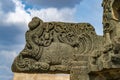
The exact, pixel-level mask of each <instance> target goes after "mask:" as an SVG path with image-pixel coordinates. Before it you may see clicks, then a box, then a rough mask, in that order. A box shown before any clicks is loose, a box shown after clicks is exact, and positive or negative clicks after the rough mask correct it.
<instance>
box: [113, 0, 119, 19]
mask: <svg viewBox="0 0 120 80" xmlns="http://www.w3.org/2000/svg"><path fill="white" fill-rule="evenodd" d="M112 9H113V15H114V18H115V19H116V20H120V0H114V2H113V4H112Z"/></svg>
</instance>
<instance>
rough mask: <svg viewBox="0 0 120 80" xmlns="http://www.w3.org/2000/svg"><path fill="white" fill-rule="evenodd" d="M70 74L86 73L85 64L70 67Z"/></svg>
mask: <svg viewBox="0 0 120 80" xmlns="http://www.w3.org/2000/svg"><path fill="white" fill-rule="evenodd" d="M70 73H71V74H86V73H88V67H87V66H75V67H72V68H71V72H70Z"/></svg>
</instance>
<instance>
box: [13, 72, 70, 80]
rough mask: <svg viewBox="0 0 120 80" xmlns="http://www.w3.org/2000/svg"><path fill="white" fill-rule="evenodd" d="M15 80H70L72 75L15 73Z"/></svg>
mask: <svg viewBox="0 0 120 80" xmlns="http://www.w3.org/2000/svg"><path fill="white" fill-rule="evenodd" d="M13 80H70V75H69V74H33V73H32V74H28V73H14V77H13Z"/></svg>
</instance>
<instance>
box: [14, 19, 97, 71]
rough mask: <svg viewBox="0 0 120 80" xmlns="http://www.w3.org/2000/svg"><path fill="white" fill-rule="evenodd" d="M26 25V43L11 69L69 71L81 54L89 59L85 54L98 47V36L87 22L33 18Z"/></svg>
mask: <svg viewBox="0 0 120 80" xmlns="http://www.w3.org/2000/svg"><path fill="white" fill-rule="evenodd" d="M28 26H29V30H28V31H27V32H26V46H25V48H24V49H23V50H22V51H21V52H20V54H19V55H18V56H17V57H16V59H15V61H14V63H13V65H12V70H13V71H14V72H53V71H54V72H55V71H56V72H66V73H70V70H71V68H72V65H73V64H74V62H77V61H78V62H79V60H82V57H84V56H86V57H85V60H86V62H87V61H89V60H88V59H86V58H88V57H87V56H88V55H89V54H91V53H92V52H93V51H94V49H95V48H96V49H98V47H95V44H96V43H97V42H96V39H98V38H99V37H98V36H96V33H95V31H94V28H93V27H92V26H91V25H90V24H88V23H63V22H43V21H42V20H41V19H39V18H38V17H34V18H33V19H32V21H31V22H30V23H29V25H28ZM98 42H99V41H98ZM80 57H81V58H80ZM83 59H84V58H83ZM76 64H77V63H76Z"/></svg>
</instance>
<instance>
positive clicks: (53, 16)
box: [28, 8, 76, 22]
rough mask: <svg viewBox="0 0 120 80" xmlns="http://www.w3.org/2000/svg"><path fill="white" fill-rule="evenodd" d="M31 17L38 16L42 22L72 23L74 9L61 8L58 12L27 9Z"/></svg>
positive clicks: (55, 9)
mask: <svg viewBox="0 0 120 80" xmlns="http://www.w3.org/2000/svg"><path fill="white" fill-rule="evenodd" d="M28 11H29V12H30V14H31V16H32V17H34V16H38V17H40V18H41V19H42V20H44V21H65V22H68V21H74V19H73V18H74V13H75V11H76V9H75V8H63V9H60V10H58V9H57V8H47V9H40V10H35V9H29V10H28Z"/></svg>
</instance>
